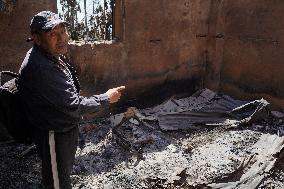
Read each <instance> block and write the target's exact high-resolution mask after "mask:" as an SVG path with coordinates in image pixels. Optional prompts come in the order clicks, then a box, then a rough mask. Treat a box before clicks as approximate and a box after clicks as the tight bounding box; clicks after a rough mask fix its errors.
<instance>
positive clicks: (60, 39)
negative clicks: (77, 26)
mask: <svg viewBox="0 0 284 189" xmlns="http://www.w3.org/2000/svg"><path fill="white" fill-rule="evenodd" d="M35 42H36V43H37V44H38V45H39V46H41V47H42V48H43V49H44V50H46V51H47V52H48V53H50V54H51V55H53V56H55V57H58V56H59V55H60V54H66V53H67V45H68V34H67V30H66V27H65V26H64V24H59V25H58V26H56V27H55V28H54V29H52V30H51V31H49V32H42V33H40V34H39V35H38V38H37V39H36V41H35Z"/></svg>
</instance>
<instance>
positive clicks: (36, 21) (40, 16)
mask: <svg viewBox="0 0 284 189" xmlns="http://www.w3.org/2000/svg"><path fill="white" fill-rule="evenodd" d="M59 24H65V25H69V24H68V23H67V22H65V21H63V20H61V19H60V18H59V16H58V14H55V13H53V12H50V11H42V12H39V13H37V14H36V15H35V16H34V17H33V18H32V20H31V24H30V28H31V34H34V33H39V32H41V31H45V32H47V31H50V30H52V29H53V28H54V27H55V26H57V25H59Z"/></svg>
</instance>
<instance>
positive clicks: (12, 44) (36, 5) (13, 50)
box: [0, 0, 56, 72]
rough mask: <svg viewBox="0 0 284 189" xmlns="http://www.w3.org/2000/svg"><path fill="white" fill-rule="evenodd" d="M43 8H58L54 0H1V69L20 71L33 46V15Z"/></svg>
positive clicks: (52, 9)
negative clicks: (31, 33) (31, 31)
mask: <svg viewBox="0 0 284 189" xmlns="http://www.w3.org/2000/svg"><path fill="white" fill-rule="evenodd" d="M42 10H51V11H55V10H56V1H52V0H37V1H33V2H31V1H28V0H0V70H1V71H2V70H11V71H14V72H18V70H19V68H20V65H21V63H22V61H23V59H24V57H25V53H26V52H27V51H28V49H29V48H30V47H31V43H27V42H25V40H26V38H27V37H29V35H30V32H29V24H30V20H31V18H32V16H33V15H34V14H36V13H37V12H39V11H42Z"/></svg>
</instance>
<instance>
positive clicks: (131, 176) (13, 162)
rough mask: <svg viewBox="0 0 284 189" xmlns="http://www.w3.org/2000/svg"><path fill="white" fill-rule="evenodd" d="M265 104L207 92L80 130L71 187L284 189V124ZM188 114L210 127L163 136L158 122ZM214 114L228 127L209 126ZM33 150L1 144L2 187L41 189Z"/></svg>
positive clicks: (130, 112) (108, 188)
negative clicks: (167, 117)
mask: <svg viewBox="0 0 284 189" xmlns="http://www.w3.org/2000/svg"><path fill="white" fill-rule="evenodd" d="M266 105H267V102H266V101H264V100H257V101H252V102H245V101H239V100H235V99H232V98H231V97H229V96H226V95H219V94H216V93H214V92H213V91H210V90H208V89H205V90H202V91H199V92H197V93H195V94H194V95H193V96H191V97H187V98H184V99H176V98H171V99H169V100H168V101H166V102H165V103H163V104H160V105H158V106H155V107H152V108H147V109H137V108H129V109H128V111H127V112H125V113H122V114H117V115H113V116H111V117H110V118H106V119H102V120H100V122H96V123H94V124H98V125H99V126H95V127H93V129H92V130H84V129H83V128H81V130H82V132H83V135H84V137H85V140H84V141H85V144H84V145H83V147H82V148H78V149H77V152H76V160H75V164H74V167H73V172H72V184H73V188H80V189H82V188H83V189H84V188H86V189H87V188H99V189H112V188H115V189H117V188H118V189H119V188H121V189H122V188H123V189H124V188H134V189H135V188H137V189H148V188H167V189H172V188H271V186H273V187H272V188H279V189H280V188H284V164H283V163H282V162H283V160H284V154H283V151H284V150H283V144H284V136H283V135H284V132H283V131H284V123H283V122H282V121H280V120H281V119H280V118H277V117H275V116H272V115H271V114H270V116H269V114H268V110H267V107H266ZM210 110H214V111H210ZM217 110H218V112H219V114H216V112H217ZM185 112H186V113H187V114H188V115H189V116H190V118H192V116H193V115H194V116H199V118H200V115H202V112H205V114H204V115H203V117H202V116H201V117H202V118H205V119H204V120H206V121H204V120H203V124H199V125H198V124H197V125H195V124H194V126H196V127H195V128H193V127H187V128H186V130H184V129H182V130H180V129H179V130H168V131H163V130H161V123H162V122H161V117H159V116H161V115H162V116H165V115H169V114H170V115H172V114H174V115H178V114H179V113H180V114H181V115H182V116H185V115H184V114H185ZM188 112H189V113H188ZM193 112H194V113H196V114H193ZM220 112H221V113H220ZM229 113H234V116H232V115H230V114H229ZM208 115H214V116H215V117H214V116H212V117H214V119H215V118H216V115H218V116H220V115H221V119H217V120H218V122H216V121H215V122H214V123H222V124H215V125H213V124H212V123H211V122H210V124H209V125H208V124H206V122H209V121H208V120H210V119H211V118H212V117H210V116H208ZM186 116H187V115H186ZM186 116H185V118H186V119H187V117H186ZM226 116H228V117H229V118H230V119H232V118H234V119H235V123H234V124H233V125H235V126H234V127H231V126H232V124H231V123H232V122H233V121H232V122H231V123H230V124H227V125H226V124H225V126H224V120H226V119H227V118H228V117H226ZM208 117H209V118H208ZM224 117H225V119H224ZM215 120H216V119H215ZM220 120H221V121H220ZM242 120H245V121H244V122H241V121H242ZM240 122H241V123H246V124H240ZM168 123H169V122H163V124H164V125H167V124H168ZM192 125H193V124H192ZM228 125H230V127H227V126H228ZM175 126H178V124H175ZM236 126H237V127H236ZM167 127H170V125H167ZM32 149H33V147H32V146H24V145H20V146H19V145H16V144H1V150H0V157H1V170H2V172H1V174H0V188H7V186H8V188H40V169H39V167H40V162H39V158H38V157H37V155H36V154H35V153H33V150H32ZM27 152H28V153H27ZM21 154H24V155H21ZM19 155H20V156H19Z"/></svg>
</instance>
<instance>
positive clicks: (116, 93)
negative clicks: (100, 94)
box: [106, 86, 125, 103]
mask: <svg viewBox="0 0 284 189" xmlns="http://www.w3.org/2000/svg"><path fill="white" fill-rule="evenodd" d="M124 89H125V86H120V87H116V88H112V89H109V90H108V91H107V92H106V94H107V95H108V96H109V102H110V103H115V102H117V101H118V100H119V99H120V96H121V92H122V91H123V90H124Z"/></svg>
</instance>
